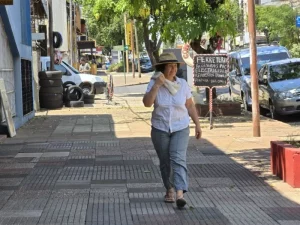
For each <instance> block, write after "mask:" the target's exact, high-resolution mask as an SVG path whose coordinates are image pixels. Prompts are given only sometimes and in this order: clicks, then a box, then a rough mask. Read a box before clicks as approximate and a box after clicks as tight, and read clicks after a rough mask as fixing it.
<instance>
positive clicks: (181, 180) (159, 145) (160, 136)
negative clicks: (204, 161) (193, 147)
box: [151, 127, 190, 192]
mask: <svg viewBox="0 0 300 225" xmlns="http://www.w3.org/2000/svg"><path fill="white" fill-rule="evenodd" d="M189 134H190V129H189V127H187V128H185V129H183V130H180V131H176V132H173V133H169V132H165V131H161V130H158V129H156V128H154V127H152V130H151V138H152V142H153V145H154V148H155V150H156V153H157V155H158V158H159V162H160V172H161V176H162V179H163V182H164V186H165V188H166V189H167V190H168V189H170V188H172V187H175V190H176V191H177V190H183V192H186V191H187V190H188V178H187V167H186V151H187V147H188V143H189Z"/></svg>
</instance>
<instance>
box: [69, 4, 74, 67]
mask: <svg viewBox="0 0 300 225" xmlns="http://www.w3.org/2000/svg"><path fill="white" fill-rule="evenodd" d="M69 4H70V65H73V28H72V19H73V18H72V17H73V12H72V0H70V2H69Z"/></svg>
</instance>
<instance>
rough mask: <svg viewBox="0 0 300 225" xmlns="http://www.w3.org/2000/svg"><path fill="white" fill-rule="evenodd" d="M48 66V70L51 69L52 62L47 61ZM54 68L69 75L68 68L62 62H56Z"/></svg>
mask: <svg viewBox="0 0 300 225" xmlns="http://www.w3.org/2000/svg"><path fill="white" fill-rule="evenodd" d="M46 66H47V70H49V69H50V62H47V63H46ZM54 70H57V71H61V72H62V73H63V75H68V71H67V69H66V68H65V67H64V66H62V65H61V64H54Z"/></svg>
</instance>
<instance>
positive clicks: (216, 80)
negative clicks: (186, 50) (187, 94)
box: [194, 54, 228, 87]
mask: <svg viewBox="0 0 300 225" xmlns="http://www.w3.org/2000/svg"><path fill="white" fill-rule="evenodd" d="M227 74H228V58H227V55H222V54H200V55H196V56H195V57H194V85H195V86H209V87H215V86H225V85H226V84H227Z"/></svg>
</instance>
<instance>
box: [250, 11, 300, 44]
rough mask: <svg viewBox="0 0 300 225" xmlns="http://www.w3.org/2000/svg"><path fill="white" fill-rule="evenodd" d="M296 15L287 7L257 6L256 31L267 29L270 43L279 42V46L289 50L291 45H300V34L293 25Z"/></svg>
mask: <svg viewBox="0 0 300 225" xmlns="http://www.w3.org/2000/svg"><path fill="white" fill-rule="evenodd" d="M296 15H297V12H296V10H294V9H293V8H292V7H290V6H289V5H281V6H257V7H256V27H257V30H260V31H263V30H264V29H267V30H268V34H269V38H270V41H274V40H280V44H281V45H284V46H286V47H288V48H291V47H292V45H293V44H297V43H300V40H299V35H300V32H299V29H298V28H296V25H295V18H296Z"/></svg>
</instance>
